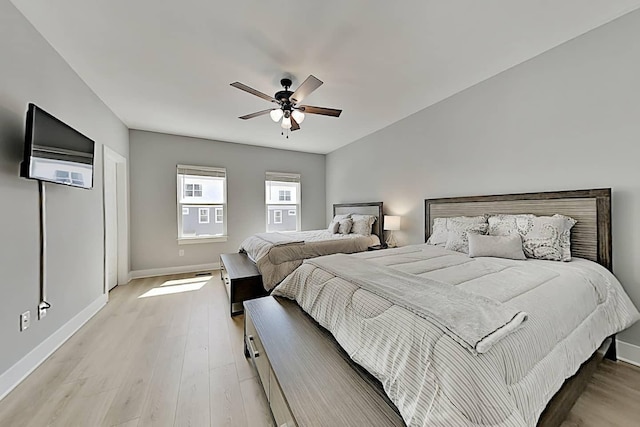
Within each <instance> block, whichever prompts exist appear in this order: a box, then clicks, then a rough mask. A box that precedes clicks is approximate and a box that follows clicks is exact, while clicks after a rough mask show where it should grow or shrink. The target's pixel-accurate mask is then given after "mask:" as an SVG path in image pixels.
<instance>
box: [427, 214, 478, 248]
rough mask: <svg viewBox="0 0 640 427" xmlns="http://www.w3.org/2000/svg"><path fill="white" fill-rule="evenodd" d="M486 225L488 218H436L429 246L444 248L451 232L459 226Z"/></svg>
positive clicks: (428, 242) (428, 241) (428, 240)
mask: <svg viewBox="0 0 640 427" xmlns="http://www.w3.org/2000/svg"><path fill="white" fill-rule="evenodd" d="M460 223H466V224H486V223H487V217H486V216H484V215H483V216H456V217H452V218H435V219H434V220H433V227H432V228H431V236H429V239H427V244H429V245H438V246H444V245H446V243H447V240H448V239H449V230H450V229H451V228H456V227H457V225H458V224H460Z"/></svg>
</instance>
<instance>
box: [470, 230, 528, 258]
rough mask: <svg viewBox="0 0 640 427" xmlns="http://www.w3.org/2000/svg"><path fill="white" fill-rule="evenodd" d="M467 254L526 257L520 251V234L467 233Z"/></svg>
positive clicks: (471, 255) (472, 255) (474, 255)
mask: <svg viewBox="0 0 640 427" xmlns="http://www.w3.org/2000/svg"><path fill="white" fill-rule="evenodd" d="M468 238H469V256H470V257H471V258H475V257H482V256H488V257H496V258H507V259H520V260H522V259H527V257H525V256H524V252H523V251H522V237H520V234H517V233H516V234H511V235H508V236H483V235H480V234H469V235H468Z"/></svg>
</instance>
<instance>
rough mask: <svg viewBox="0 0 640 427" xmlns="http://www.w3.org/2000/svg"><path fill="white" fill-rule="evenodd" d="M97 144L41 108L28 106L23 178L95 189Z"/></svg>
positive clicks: (22, 169)
mask: <svg viewBox="0 0 640 427" xmlns="http://www.w3.org/2000/svg"><path fill="white" fill-rule="evenodd" d="M94 146H95V144H94V142H93V141H92V140H91V139H89V138H87V137H86V136H84V135H82V134H81V133H80V132H78V131H77V130H75V129H73V128H72V127H70V126H68V125H66V124H64V123H63V122H61V121H60V120H58V119H56V118H55V117H53V116H52V115H51V114H49V113H47V112H46V111H44V110H43V109H41V108H40V107H38V106H37V105H34V104H29V110H28V111H27V126H26V137H25V145H24V161H23V162H22V168H21V172H20V174H21V176H23V177H24V178H30V179H37V180H41V181H47V182H53V183H56V184H64V185H70V186H73V187H81V188H93V157H94Z"/></svg>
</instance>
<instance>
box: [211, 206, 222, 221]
mask: <svg viewBox="0 0 640 427" xmlns="http://www.w3.org/2000/svg"><path fill="white" fill-rule="evenodd" d="M218 212H220V213H221V214H222V215H221V217H222V218H220V221H218ZM213 222H214V223H215V224H222V223H224V208H221V207H217V206H216V207H215V208H213Z"/></svg>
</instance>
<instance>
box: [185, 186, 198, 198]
mask: <svg viewBox="0 0 640 427" xmlns="http://www.w3.org/2000/svg"><path fill="white" fill-rule="evenodd" d="M184 196H185V197H202V184H185V185H184Z"/></svg>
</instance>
